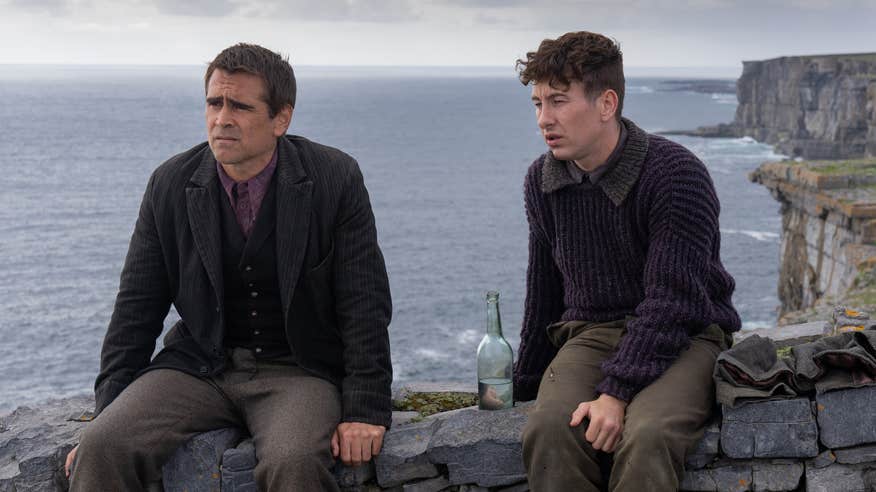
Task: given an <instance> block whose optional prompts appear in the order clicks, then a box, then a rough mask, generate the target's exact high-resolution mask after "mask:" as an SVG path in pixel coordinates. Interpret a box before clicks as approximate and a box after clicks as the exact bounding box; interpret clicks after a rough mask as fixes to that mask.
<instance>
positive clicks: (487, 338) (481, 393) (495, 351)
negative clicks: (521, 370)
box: [478, 291, 514, 410]
mask: <svg viewBox="0 0 876 492" xmlns="http://www.w3.org/2000/svg"><path fill="white" fill-rule="evenodd" d="M513 359H514V354H513V352H512V351H511V345H509V344H508V342H507V341H506V340H505V338H504V337H503V336H502V321H501V320H500V319H499V293H498V292H495V291H490V292H487V334H486V335H484V338H483V340H481V343H480V345H478V397H479V398H478V407H479V408H480V409H481V410H501V409H503V408H511V407H512V406H514V395H513V390H514V385H513V384H512V381H511V371H512V362H513Z"/></svg>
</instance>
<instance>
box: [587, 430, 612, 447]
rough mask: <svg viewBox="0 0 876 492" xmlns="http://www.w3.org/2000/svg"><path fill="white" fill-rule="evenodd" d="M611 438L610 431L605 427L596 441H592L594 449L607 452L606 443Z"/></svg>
mask: <svg viewBox="0 0 876 492" xmlns="http://www.w3.org/2000/svg"><path fill="white" fill-rule="evenodd" d="M610 437H611V435H610V434H609V432H608V430H606V429H605V428H604V427H603V428H601V430H600V431H599V435H597V436H596V440H594V441H591V442H592V443H593V449H595V450H597V451H605V449H604V448H605V442H606V441H608V439H609V438H610Z"/></svg>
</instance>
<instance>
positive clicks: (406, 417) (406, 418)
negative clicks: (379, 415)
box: [392, 411, 420, 429]
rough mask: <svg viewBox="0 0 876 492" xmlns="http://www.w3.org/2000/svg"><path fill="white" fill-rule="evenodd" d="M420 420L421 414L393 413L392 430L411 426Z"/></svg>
mask: <svg viewBox="0 0 876 492" xmlns="http://www.w3.org/2000/svg"><path fill="white" fill-rule="evenodd" d="M419 418H420V412H398V411H396V412H392V428H393V429H394V428H396V427H399V426H401V425H407V424H410V423H411V422H412V421H415V420H418V419H419Z"/></svg>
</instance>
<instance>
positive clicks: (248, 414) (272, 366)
mask: <svg viewBox="0 0 876 492" xmlns="http://www.w3.org/2000/svg"><path fill="white" fill-rule="evenodd" d="M340 418H341V400H340V394H339V391H338V389H337V388H336V387H335V386H334V385H333V384H331V383H330V382H328V381H325V380H323V379H320V378H317V377H314V376H311V375H309V374H308V373H307V372H305V371H304V370H303V369H301V368H299V367H297V366H294V365H290V364H288V363H284V362H283V361H274V362H271V361H256V359H255V358H254V357H253V354H252V352H251V351H249V350H246V349H234V350H233V351H232V353H231V360H230V367H229V368H228V370H226V371H225V372H223V373H222V374H220V375H219V376H217V377H215V378H210V379H200V378H197V377H194V376H190V375H188V374H185V373H183V372H180V371H176V370H171V369H156V370H153V371H149V372H147V373H145V374H143V375H142V376H141V377H139V378H138V379H136V380H135V381H134V382H133V383H131V385H130V386H128V387H127V388H126V389H125V391H123V392H122V394H121V395H119V397H118V398H117V399H116V400H115V401H113V403H112V404H110V405H109V406H108V407H107V408H106V409H104V411H103V412H101V413H100V415H98V417H97V418H96V419H95V420H94V421H93V422H91V423H89V424H88V425H87V426H86V428H85V431H84V433H83V435H82V439H81V441H80V443H79V450H78V451H77V456H76V466H75V468H74V470H73V475H72V480H71V484H70V490H71V491H74V492H76V491H89V492H94V491H104V490H105V491H114V492H116V491H128V492H132V491H139V490H146V487H147V484H150V483H154V482H157V481H159V480H161V467H162V465H163V464H164V463H165V462H166V461H167V460H168V459H169V458H170V456H172V455H173V453H174V452H175V451H176V449H177V448H178V447H179V446H180V445H181V444H182V443H184V442H185V441H187V440H189V439H190V438H191V437H193V436H194V435H196V434H199V433H201V432H205V431H209V430H213V429H218V428H222V427H235V426H236V427H244V428H246V429H248V430H249V432H250V434H251V435H252V437H253V442H254V445H255V452H256V457H257V458H258V465H257V466H256V469H255V477H256V481H257V483H258V485H259V489H260V490H263V491H267V492H270V491H299V490H300V491H317V490H332V491H334V490H338V487H337V483H336V482H335V480H334V478H333V477H332V474H331V472H330V468H331V466H332V464H333V459H332V455H331V436H332V433H333V432H334V430H335V428H336V427H337V425H338V423H339V421H340Z"/></svg>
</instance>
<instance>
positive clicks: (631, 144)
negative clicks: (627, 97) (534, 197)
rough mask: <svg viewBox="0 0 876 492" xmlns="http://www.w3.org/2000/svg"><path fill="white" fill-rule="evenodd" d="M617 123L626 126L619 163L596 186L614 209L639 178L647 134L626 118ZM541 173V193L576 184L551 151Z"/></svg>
mask: <svg viewBox="0 0 876 492" xmlns="http://www.w3.org/2000/svg"><path fill="white" fill-rule="evenodd" d="M621 122H622V123H623V125H624V126H625V127H626V129H627V134H628V135H627V142H626V145H624V148H623V151H622V152H621V157H620V160H619V161H618V162H617V164H616V165H615V166H614V167H613V168H612V169H611V170H609V171H608V172H607V173H606V174H605V176H603V177H602V178H601V179H600V180H599V181H598V182H597V184H596V186H598V187H600V188H602V191H603V192H604V193H605V194H606V195H607V196H608V198H609V199H610V200H611V201H612V203H614V205H615V206H618V207H619V206H620V205H621V203H623V201H624V200H625V199H626V197H627V195H628V194H629V193H630V190H631V189H633V185H635V184H636V180H638V179H639V174H640V172H641V170H642V163H643V162H644V161H645V155H646V154H647V153H648V134H647V133H645V131H644V130H642V129H641V128H639V127H638V126H636V124H635V123H633V122H632V121H630V120H628V119H626V118H621ZM541 172H542V174H541V191H542V192H543V193H553V192H555V191H557V190H559V189H560V188H564V187H566V186H570V185H573V184H576V182H575V180H574V179H573V178H572V176H570V175H569V171H568V170H567V169H566V163H565V161H560V160H557V159H556V158H555V157H554V154H553V152H548V153H547V156H546V157H545V160H544V166H542V171H541Z"/></svg>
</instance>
